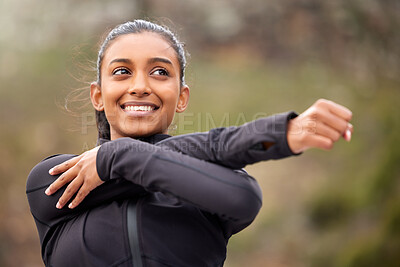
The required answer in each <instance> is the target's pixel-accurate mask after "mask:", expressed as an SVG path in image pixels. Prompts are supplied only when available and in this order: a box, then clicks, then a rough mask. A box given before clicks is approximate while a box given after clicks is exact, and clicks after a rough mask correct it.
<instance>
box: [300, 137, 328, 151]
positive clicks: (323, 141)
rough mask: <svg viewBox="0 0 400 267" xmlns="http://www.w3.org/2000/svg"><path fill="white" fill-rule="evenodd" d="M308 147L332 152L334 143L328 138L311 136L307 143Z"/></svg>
mask: <svg viewBox="0 0 400 267" xmlns="http://www.w3.org/2000/svg"><path fill="white" fill-rule="evenodd" d="M306 146H307V147H309V148H311V147H315V148H321V149H325V150H330V149H332V147H333V141H332V140H331V139H329V138H328V137H325V136H322V135H318V134H314V135H310V136H309V138H308V140H307V141H306Z"/></svg>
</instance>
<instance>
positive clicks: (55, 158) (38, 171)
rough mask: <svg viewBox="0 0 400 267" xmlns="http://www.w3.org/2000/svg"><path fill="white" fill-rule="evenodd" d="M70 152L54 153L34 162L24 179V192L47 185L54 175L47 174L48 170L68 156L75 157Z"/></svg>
mask: <svg viewBox="0 0 400 267" xmlns="http://www.w3.org/2000/svg"><path fill="white" fill-rule="evenodd" d="M75 156H76V155H72V154H56V155H52V156H49V157H47V158H45V159H43V160H42V161H40V162H39V163H38V164H36V165H35V166H34V167H33V168H32V170H31V171H30V173H29V175H28V179H27V181H26V192H27V193H29V192H30V191H34V190H35V189H39V188H42V187H44V186H47V185H48V184H49V183H51V182H52V181H53V180H54V177H53V176H51V175H50V174H49V170H50V169H51V168H52V167H54V166H55V165H58V164H60V163H62V162H64V161H66V160H68V159H70V158H73V157H75Z"/></svg>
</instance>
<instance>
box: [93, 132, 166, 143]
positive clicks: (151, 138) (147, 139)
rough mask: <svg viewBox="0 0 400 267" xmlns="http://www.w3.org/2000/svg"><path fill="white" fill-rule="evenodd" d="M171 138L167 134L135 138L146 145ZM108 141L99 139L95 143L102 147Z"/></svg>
mask: <svg viewBox="0 0 400 267" xmlns="http://www.w3.org/2000/svg"><path fill="white" fill-rule="evenodd" d="M169 137H171V136H170V135H169V134H155V135H150V136H146V137H139V138H136V140H140V141H142V142H146V143H150V144H155V143H158V142H160V141H162V140H164V139H166V138H169ZM109 141H110V140H108V139H104V138H99V140H98V141H97V143H98V144H99V145H102V144H104V143H107V142H109Z"/></svg>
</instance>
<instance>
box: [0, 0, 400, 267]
mask: <svg viewBox="0 0 400 267" xmlns="http://www.w3.org/2000/svg"><path fill="white" fill-rule="evenodd" d="M134 18H149V19H152V20H155V21H158V22H160V23H164V24H166V25H168V26H170V27H171V28H172V29H174V30H175V31H176V32H177V33H178V35H179V36H180V37H181V39H182V40H183V41H184V42H185V43H186V48H187V50H188V51H189V52H190V54H191V57H190V59H189V67H188V70H187V82H188V84H189V85H190V87H191V89H192V91H191V100H190V102H191V103H190V106H189V109H188V110H187V111H186V112H185V114H181V115H179V116H178V117H176V126H177V127H176V129H175V130H174V132H173V134H182V133H187V132H193V131H206V130H208V129H210V128H213V127H220V126H228V125H237V124H242V123H244V122H245V121H249V120H252V119H255V118H257V117H260V116H264V115H272V114H274V113H279V112H283V111H287V110H296V111H297V112H302V111H304V110H305V109H306V108H307V107H308V106H310V105H311V104H312V103H314V102H315V101H316V100H317V99H318V98H328V99H331V100H333V101H337V102H339V103H341V104H343V105H345V106H347V107H349V108H350V109H351V110H352V111H353V124H354V127H355V131H354V135H353V140H352V141H351V142H350V143H347V142H345V141H343V140H342V141H339V142H338V143H337V144H336V145H335V148H334V149H333V150H332V151H330V152H326V151H320V150H312V151H307V152H306V153H304V155H302V156H300V157H295V158H290V159H285V160H281V161H271V162H263V163H258V164H255V165H252V166H248V168H247V170H248V172H249V173H250V174H251V175H253V176H254V177H256V178H257V179H258V181H259V182H260V184H261V186H262V188H263V195H264V196H263V198H264V204H263V208H262V210H261V212H260V214H259V215H258V217H257V218H256V220H255V222H254V223H253V224H252V225H251V226H250V227H249V228H248V229H246V230H245V231H243V232H242V233H240V234H238V235H236V236H234V237H233V238H232V239H231V241H230V243H229V251H228V259H227V262H226V266H228V267H242V266H250V267H251V266H262V267H264V266H267V267H270V266H271V267H286V266H288V267H292V266H293V267H303V266H305V267H306V266H307V267H308V266H316V267H319V266H321V267H336V266H338V267H342V266H343V267H345V266H348V267H377V266H384V267H386V266H400V253H399V252H400V194H399V192H400V164H399V162H400V134H399V132H400V119H399V115H400V110H399V106H400V86H399V85H400V76H399V73H400V35H399V28H400V2H399V1H398V0H331V1H317V0H299V1H290V0H270V1H261V0H259V1H257V0H230V1H228V0H186V1H178V0H151V1H128V0H122V1H119V0H115V1H95V0H90V1H89V0H87V1H84V0H80V1H78V0H70V1H45V0H21V1H13V0H0V25H1V26H0V27H1V31H0V118H1V131H0V140H1V141H0V177H1V179H0V266H42V265H43V263H42V262H41V258H40V247H39V239H38V235H37V233H36V228H35V225H34V221H33V219H32V217H31V215H30V212H29V207H28V204H27V200H26V197H25V182H26V177H27V175H28V173H29V171H30V169H31V168H32V167H33V166H34V165H35V164H36V163H38V162H39V161H40V160H42V159H43V158H45V157H46V156H48V155H51V154H56V153H75V154H79V153H81V152H83V151H84V150H86V149H88V148H91V147H93V145H94V144H95V142H96V131H95V128H94V127H93V126H94V117H93V112H92V110H91V108H90V106H87V105H86V106H85V105H84V103H88V102H87V101H88V100H84V101H83V102H78V103H75V104H74V105H72V110H73V111H74V113H73V114H71V113H69V112H67V111H66V110H65V109H64V100H65V98H66V97H67V96H68V94H69V93H71V92H73V91H74V90H75V89H77V88H84V89H85V88H86V90H84V91H83V92H84V95H85V97H86V99H88V98H87V97H88V92H89V87H88V82H90V81H92V80H94V79H95V72H93V66H94V65H93V62H94V61H95V60H96V53H97V48H98V43H99V40H100V39H101V37H102V36H103V34H104V32H106V30H107V29H110V28H112V27H113V26H115V25H116V24H119V23H122V22H125V21H127V20H132V19H134ZM81 92H82V91H81Z"/></svg>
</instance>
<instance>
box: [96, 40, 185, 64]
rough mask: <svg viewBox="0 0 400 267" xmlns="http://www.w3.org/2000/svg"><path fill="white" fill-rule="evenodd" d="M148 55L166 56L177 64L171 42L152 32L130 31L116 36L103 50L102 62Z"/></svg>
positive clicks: (147, 56)
mask: <svg viewBox="0 0 400 267" xmlns="http://www.w3.org/2000/svg"><path fill="white" fill-rule="evenodd" d="M150 57H167V58H168V59H170V60H171V61H172V62H173V63H175V64H178V58H177V55H176V52H175V50H174V48H173V47H172V46H171V44H170V43H168V42H167V41H166V40H165V39H164V38H163V37H161V36H160V35H159V34H157V33H153V32H142V33H130V34H125V35H121V36H119V37H117V38H116V39H114V40H113V41H112V42H111V44H110V46H109V47H108V48H107V50H106V51H105V54H104V58H103V62H104V63H106V64H107V62H109V61H111V60H113V59H115V58H129V59H134V60H135V59H140V58H150ZM178 65H179V64H178Z"/></svg>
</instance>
